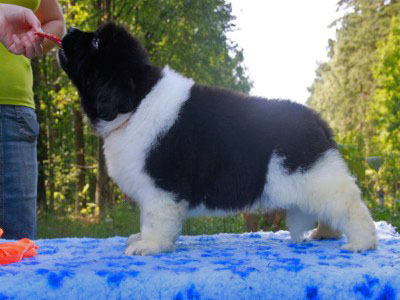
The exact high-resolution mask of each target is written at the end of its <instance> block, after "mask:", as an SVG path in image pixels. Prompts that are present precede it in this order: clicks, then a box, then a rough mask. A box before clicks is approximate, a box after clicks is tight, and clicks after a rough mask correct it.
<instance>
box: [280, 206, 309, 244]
mask: <svg viewBox="0 0 400 300" xmlns="http://www.w3.org/2000/svg"><path fill="white" fill-rule="evenodd" d="M286 225H287V227H288V228H289V232H290V237H291V239H292V242H293V243H300V242H302V241H303V240H304V233H305V232H306V231H307V230H310V229H312V228H313V227H314V225H315V216H313V215H311V214H309V213H306V212H304V211H302V210H300V209H299V208H297V207H292V208H290V209H288V210H287V214H286Z"/></svg>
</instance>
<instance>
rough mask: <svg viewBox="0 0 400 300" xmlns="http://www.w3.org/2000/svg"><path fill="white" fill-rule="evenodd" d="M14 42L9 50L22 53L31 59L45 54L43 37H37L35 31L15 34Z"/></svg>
mask: <svg viewBox="0 0 400 300" xmlns="http://www.w3.org/2000/svg"><path fill="white" fill-rule="evenodd" d="M12 39H13V44H12V47H10V48H9V50H10V51H11V52H12V53H14V54H22V55H24V56H26V57H27V58H29V59H34V58H35V57H37V56H40V55H42V54H43V46H42V43H43V38H40V37H37V36H35V35H34V34H33V32H28V33H27V34H23V35H20V36H18V35H15V34H14V35H13V36H12Z"/></svg>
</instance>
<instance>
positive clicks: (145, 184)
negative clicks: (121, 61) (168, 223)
mask: <svg viewBox="0 0 400 300" xmlns="http://www.w3.org/2000/svg"><path fill="white" fill-rule="evenodd" d="M193 84H194V82H193V81H192V80H191V79H188V78H185V77H182V76H181V75H179V74H178V73H175V72H174V71H172V70H170V69H169V68H168V67H166V68H164V70H163V78H162V79H161V80H160V81H159V82H158V83H157V84H156V85H155V86H154V87H153V89H152V90H151V92H150V93H149V94H148V95H147V96H146V97H145V98H144V99H143V100H142V102H141V104H140V105H139V107H138V108H137V110H136V111H135V112H134V113H133V115H132V116H131V117H130V120H129V121H128V122H127V125H126V127H123V128H120V129H117V130H115V131H113V132H110V133H109V134H108V133H107V132H105V134H104V135H105V139H104V154H105V157H106V162H107V169H108V172H109V175H110V176H111V177H112V178H113V179H114V180H115V182H116V183H117V184H118V186H119V187H120V189H121V190H122V191H123V192H124V193H126V194H128V195H129V196H131V197H134V198H135V200H136V201H142V200H141V199H144V198H149V197H156V195H154V193H152V192H150V191H152V190H153V191H155V185H154V183H153V180H152V178H150V176H149V175H148V174H147V173H146V171H145V160H146V157H147V155H148V152H149V151H150V150H151V148H152V146H153V145H154V142H155V141H156V139H157V138H158V137H159V136H162V135H163V134H164V133H165V132H167V131H168V130H169V128H171V126H172V125H173V124H174V123H175V121H176V119H177V117H178V114H179V111H180V109H181V107H182V105H183V103H184V102H185V101H186V100H187V99H188V98H189V96H190V90H191V87H192V85H193ZM121 118H122V119H123V118H124V116H122V115H121ZM104 128H106V127H105V126H104Z"/></svg>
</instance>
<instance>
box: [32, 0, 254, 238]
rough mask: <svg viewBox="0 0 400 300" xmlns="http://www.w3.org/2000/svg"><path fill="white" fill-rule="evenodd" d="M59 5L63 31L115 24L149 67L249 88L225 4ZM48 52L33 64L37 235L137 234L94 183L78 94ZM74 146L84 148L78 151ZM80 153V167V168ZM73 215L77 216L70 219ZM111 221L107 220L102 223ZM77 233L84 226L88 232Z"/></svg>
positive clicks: (63, 1)
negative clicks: (138, 46) (133, 40)
mask: <svg viewBox="0 0 400 300" xmlns="http://www.w3.org/2000/svg"><path fill="white" fill-rule="evenodd" d="M59 3H60V5H61V7H62V9H63V11H64V16H65V20H66V22H67V28H69V27H79V28H80V29H82V30H96V29H97V27H98V26H100V25H102V24H104V23H105V22H107V21H114V22H116V23H118V24H121V25H123V26H125V27H126V28H127V29H128V30H129V31H130V32H131V33H132V34H133V35H134V36H136V37H137V38H138V39H139V40H141V42H142V43H143V45H144V46H145V48H146V49H147V51H148V53H149V55H150V58H151V61H152V62H153V63H154V64H156V65H159V66H161V67H162V66H164V65H165V64H169V65H170V66H171V67H172V68H174V69H176V70H177V71H179V72H181V73H183V74H184V75H186V76H188V77H192V78H194V79H195V80H196V81H198V82H200V83H205V84H212V85H219V86H224V87H228V88H233V89H236V90H239V91H243V92H248V91H249V90H250V88H251V82H250V80H249V78H248V77H247V75H246V71H245V67H244V65H243V53H242V50H241V49H240V48H239V47H238V46H237V45H236V44H234V43H233V42H232V41H230V40H229V39H228V38H227V33H228V32H229V31H231V30H234V28H235V24H234V21H235V20H234V17H233V16H232V9H231V5H230V4H229V3H228V1H225V0H202V1H195V0H174V1H172V0H158V1H148V0H139V1H136V0H135V1H133V0H124V1H117V0H96V1H94V0H82V1H76V0H60V1H59ZM55 55H56V52H55V50H53V51H52V52H51V53H49V54H47V55H46V56H45V57H43V58H41V59H40V60H39V61H38V62H34V64H33V68H34V71H35V72H34V73H35V86H34V90H35V95H36V98H37V99H36V103H37V113H38V119H39V123H40V125H41V132H40V137H39V142H38V154H39V168H40V170H41V171H42V172H41V173H40V177H39V183H41V182H42V184H39V199H38V202H39V213H40V216H39V236H42V237H43V236H46V237H55V236H75V235H79V236H82V235H92V234H94V236H98V237H102V236H106V235H110V234H111V235H112V234H119V235H127V234H128V233H131V231H132V229H137V230H138V213H137V209H136V208H134V209H133V211H132V209H129V208H127V209H126V211H124V208H126V207H125V204H124V201H125V200H126V196H125V195H123V194H122V193H121V192H120V191H119V190H118V188H117V187H116V186H115V184H113V183H112V182H111V181H110V180H107V179H105V180H104V181H100V179H99V177H100V176H101V174H100V175H99V174H98V173H101V172H98V170H99V162H98V158H99V153H98V150H99V140H98V138H97V137H96V136H95V134H94V133H93V131H92V129H91V128H90V126H89V125H88V123H87V122H83V125H82V126H80V125H79V118H80V113H77V111H78V112H79V111H80V105H79V96H78V93H77V91H76V89H75V88H74V87H73V85H72V84H71V82H70V80H69V79H68V78H67V77H66V75H65V74H64V72H63V71H62V70H61V69H60V68H59V67H58V65H57V63H56V59H55ZM77 145H83V149H82V151H81V153H79V154H78V152H79V151H80V150H79V149H77ZM79 155H81V156H80V157H79ZM82 156H83V157H84V159H83V161H84V163H83V164H84V165H81V164H82ZM79 158H80V159H81V160H79ZM78 161H79V162H80V163H78ZM82 174H83V182H82ZM103 179H104V178H103ZM100 182H101V184H99V183H100ZM102 184H103V186H102V187H104V186H106V188H105V189H104V192H105V194H101V195H100V193H99V185H102ZM96 193H97V194H98V195H100V196H99V197H100V198H102V199H104V198H106V199H105V200H106V201H105V202H106V206H107V207H108V208H109V209H108V211H107V212H105V211H103V212H102V213H104V216H105V219H104V220H100V223H99V222H97V223H96V222H94V223H93V222H92V221H90V220H95V219H96V217H97V214H98V212H99V207H100V205H99V204H98V203H96V202H95V198H96ZM76 200H77V201H76ZM76 203H78V207H77V209H76V207H75V206H76ZM79 204H80V205H79ZM74 212H77V213H78V215H79V216H76V215H75V216H72V215H73V214H74ZM125 212H126V214H125ZM132 212H133V214H134V216H136V217H134V218H128V216H127V214H128V213H132ZM101 215H103V214H101ZM110 219H111V220H113V221H112V222H106V220H110ZM119 219H120V221H119ZM133 220H134V222H136V223H135V224H133V223H132V222H133ZM235 220H236V219H235ZM96 221H99V220H98V219H96ZM235 222H236V221H235ZM235 222H233V221H232V222H229V223H232V224H237V225H232V226H231V227H229V226H227V225H226V224H227V223H226V221H223V222H222V221H220V220H219V219H218V220H217V219H216V220H207V221H204V222H203V224H204V225H201V226H200V225H199V226H200V227H199V226H198V225H193V224H200V223H202V222H200V223H196V222H195V223H191V221H189V222H188V223H187V224H186V225H185V229H184V230H185V232H186V233H188V234H190V233H191V232H200V231H201V230H209V229H210V228H211V227H210V226H215V228H218V230H221V228H225V229H226V230H230V231H238V230H240V229H239V227H240V224H239V223H240V222H239V221H237V222H236V223H235ZM49 223H51V224H54V226H52V230H51V231H50V230H49V231H47V230H48V229H47V228H45V227H46V224H49ZM206 225H207V226H208V227H207V226H206ZM224 226H225V227H224ZM206 227H207V228H208V229H205V228H206ZM79 228H88V231H85V229H83V230H79ZM89 228H90V231H89ZM124 230H125V231H124ZM210 230H211V229H210ZM53 232H54V234H53Z"/></svg>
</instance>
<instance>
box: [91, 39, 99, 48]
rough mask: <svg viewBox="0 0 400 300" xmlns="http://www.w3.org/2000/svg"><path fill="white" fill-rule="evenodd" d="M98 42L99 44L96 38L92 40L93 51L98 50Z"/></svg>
mask: <svg viewBox="0 0 400 300" xmlns="http://www.w3.org/2000/svg"><path fill="white" fill-rule="evenodd" d="M99 42H100V39H99V38H98V37H95V38H93V39H92V47H93V48H94V49H96V50H98V49H99Z"/></svg>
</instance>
